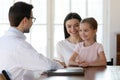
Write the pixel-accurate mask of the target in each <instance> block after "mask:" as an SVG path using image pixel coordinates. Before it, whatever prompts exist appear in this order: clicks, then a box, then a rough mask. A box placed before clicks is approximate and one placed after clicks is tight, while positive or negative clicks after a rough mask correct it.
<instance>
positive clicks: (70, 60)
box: [68, 52, 79, 66]
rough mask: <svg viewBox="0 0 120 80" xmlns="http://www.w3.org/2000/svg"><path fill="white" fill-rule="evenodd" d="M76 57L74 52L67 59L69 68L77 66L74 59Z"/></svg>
mask: <svg viewBox="0 0 120 80" xmlns="http://www.w3.org/2000/svg"><path fill="white" fill-rule="evenodd" d="M77 56H78V53H77V52H74V53H73V55H72V56H71V57H70V59H69V63H68V65H69V66H79V62H76V61H75V60H76V57H77Z"/></svg>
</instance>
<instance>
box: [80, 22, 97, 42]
mask: <svg viewBox="0 0 120 80" xmlns="http://www.w3.org/2000/svg"><path fill="white" fill-rule="evenodd" d="M96 31H97V30H93V29H92V28H91V25H90V24H89V23H81V24H80V31H79V34H80V37H81V38H82V39H83V40H85V41H89V40H94V38H95V35H96Z"/></svg>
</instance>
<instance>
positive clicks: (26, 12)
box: [9, 2, 33, 27]
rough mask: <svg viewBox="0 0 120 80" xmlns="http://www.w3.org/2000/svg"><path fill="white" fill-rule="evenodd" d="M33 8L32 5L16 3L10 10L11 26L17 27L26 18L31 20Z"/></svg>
mask: <svg viewBox="0 0 120 80" xmlns="http://www.w3.org/2000/svg"><path fill="white" fill-rule="evenodd" d="M32 8H33V6H32V5H31V4H27V3H25V2H16V3H15V4H14V5H13V6H11V7H10V9H9V21H10V25H11V26H14V27H17V26H18V25H19V24H20V22H21V20H22V19H23V18H24V17H26V18H28V19H29V18H30V15H31V10H32Z"/></svg>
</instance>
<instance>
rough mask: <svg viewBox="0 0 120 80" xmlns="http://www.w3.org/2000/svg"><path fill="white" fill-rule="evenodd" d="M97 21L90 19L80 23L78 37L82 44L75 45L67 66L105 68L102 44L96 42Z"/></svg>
mask: <svg viewBox="0 0 120 80" xmlns="http://www.w3.org/2000/svg"><path fill="white" fill-rule="evenodd" d="M96 32H97V21H96V20H95V19H94V18H92V17H90V18H85V19H83V20H82V21H81V23H80V31H79V34H80V37H81V38H82V40H83V42H80V43H78V44H77V46H76V48H75V49H74V52H73V55H72V56H71V58H70V60H69V66H82V67H88V66H106V57H105V54H104V49H103V46H102V44H100V43H97V42H96Z"/></svg>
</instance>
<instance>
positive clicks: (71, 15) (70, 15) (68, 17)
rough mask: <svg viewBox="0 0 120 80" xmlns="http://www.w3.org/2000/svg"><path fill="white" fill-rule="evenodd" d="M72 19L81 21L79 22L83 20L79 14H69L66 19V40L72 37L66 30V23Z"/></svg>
mask: <svg viewBox="0 0 120 80" xmlns="http://www.w3.org/2000/svg"><path fill="white" fill-rule="evenodd" d="M70 19H77V20H79V22H80V21H81V20H82V19H81V17H80V16H79V14H77V13H72V12H70V13H69V14H67V16H66V17H65V19H64V35H65V39H66V38H68V37H69V36H70V34H68V32H67V29H66V22H67V21H68V20H70Z"/></svg>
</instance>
